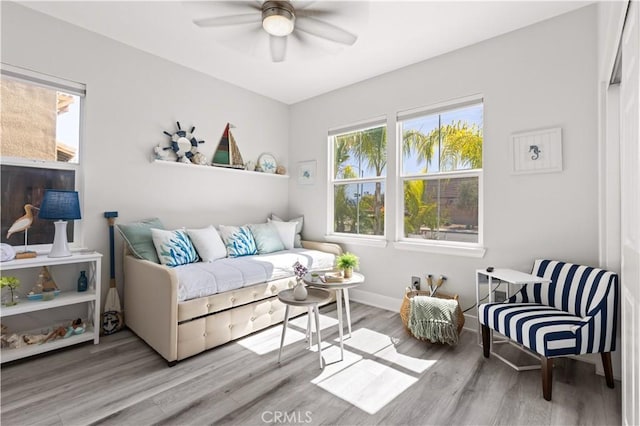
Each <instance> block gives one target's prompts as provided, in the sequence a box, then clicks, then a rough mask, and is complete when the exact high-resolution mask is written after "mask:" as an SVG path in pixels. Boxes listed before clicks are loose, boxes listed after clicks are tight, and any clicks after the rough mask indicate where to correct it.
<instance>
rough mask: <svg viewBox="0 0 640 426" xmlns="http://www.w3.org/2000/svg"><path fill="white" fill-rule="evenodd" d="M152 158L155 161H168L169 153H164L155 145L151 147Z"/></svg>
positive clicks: (163, 150) (162, 149)
mask: <svg viewBox="0 0 640 426" xmlns="http://www.w3.org/2000/svg"><path fill="white" fill-rule="evenodd" d="M153 158H154V159H155V160H163V161H167V160H169V153H168V152H167V151H165V149H164V148H162V147H161V146H160V145H156V146H154V147H153Z"/></svg>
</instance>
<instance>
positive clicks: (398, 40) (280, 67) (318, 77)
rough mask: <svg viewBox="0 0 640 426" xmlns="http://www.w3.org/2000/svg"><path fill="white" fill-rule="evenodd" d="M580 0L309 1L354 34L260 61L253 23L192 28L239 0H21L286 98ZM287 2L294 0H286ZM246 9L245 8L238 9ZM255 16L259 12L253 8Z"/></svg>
mask: <svg viewBox="0 0 640 426" xmlns="http://www.w3.org/2000/svg"><path fill="white" fill-rule="evenodd" d="M589 3H590V2H584V1H563V2H561V1H493V2H491V1H464V2H463V1H406V2H405V1H402V2H401V1H372V2H368V1H358V2H341V1H316V2H313V4H311V5H310V6H309V7H310V8H312V9H324V10H329V11H333V12H335V14H332V15H330V16H328V17H326V18H323V19H324V20H326V21H327V22H330V23H331V24H334V25H337V26H339V27H341V28H344V29H346V30H348V31H350V32H352V33H355V34H357V35H358V40H357V41H356V43H355V44H354V45H353V46H346V47H344V46H342V45H337V44H335V43H331V42H327V41H324V40H321V39H318V38H316V37H314V36H311V35H304V34H300V37H297V38H292V37H291V36H290V37H289V43H288V51H287V59H286V60H285V62H281V63H274V62H271V60H270V59H269V48H268V37H267V35H266V33H264V32H263V31H262V30H261V26H260V24H259V23H257V24H244V25H240V26H234V27H221V28H200V27H198V26H196V25H194V24H193V22H192V20H193V19H195V18H203V17H213V16H225V15H231V14H238V13H245V10H244V9H243V8H242V7H241V6H242V5H241V4H230V2H216V1H209V2H195V3H187V2H182V1H141V2H131V1H117V2H116V1H69V2H57V1H44V2H32V1H24V2H21V4H23V5H25V6H27V7H30V8H32V9H35V10H38V11H41V12H43V13H46V14H49V15H51V16H54V17H56V18H59V19H62V20H64V21H67V22H70V23H72V24H75V25H78V26H80V27H83V28H86V29H88V30H91V31H94V32H96V33H99V34H102V35H105V36H107V37H110V38H112V39H115V40H118V41H120V42H122V43H125V44H128V45H131V46H134V47H136V48H138V49H141V50H143V51H146V52H149V53H152V54H154V55H157V56H160V57H163V58H166V59H168V60H171V61H173V62H176V63H179V64H182V65H184V66H187V67H189V68H193V69H196V70H198V71H201V72H203V73H206V74H209V75H211V76H213V77H216V78H218V79H221V80H224V81H227V82H229V83H232V84H235V85H237V86H241V87H244V88H246V89H248V90H251V91H253V92H256V93H259V94H262V95H264V96H267V97H270V98H273V99H276V100H279V101H281V102H284V103H286V104H292V103H296V102H299V101H302V100H304V99H308V98H311V97H313V96H317V95H320V94H322V93H326V92H329V91H331V90H335V89H338V88H340V87H344V86H347V85H350V84H353V83H356V82H358V81H362V80H365V79H368V78H371V77H374V76H376V75H380V74H383V73H386V72H389V71H392V70H395V69H398V68H401V67H404V66H407V65H410V64H413V63H416V62H420V61H423V60H425V59H428V58H432V57H434V56H437V55H440V54H442V53H446V52H449V51H452V50H455V49H459V48H461V47H464V46H468V45H471V44H474V43H477V42H479V41H482V40H486V39H489V38H492V37H495V36H498V35H500V34H504V33H507V32H509V31H513V30H515V29H518V28H522V27H524V26H527V25H531V24H533V23H536V22H539V21H542V20H545V19H548V18H551V17H553V16H556V15H560V14H563V13H566V12H569V11H571V10H574V9H577V8H580V7H583V6H585V5H586V4H589ZM294 4H295V2H294ZM251 11H252V9H249V8H247V9H246V12H251ZM255 13H259V12H257V11H256V12H255Z"/></svg>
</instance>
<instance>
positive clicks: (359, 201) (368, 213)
mask: <svg viewBox="0 0 640 426" xmlns="http://www.w3.org/2000/svg"><path fill="white" fill-rule="evenodd" d="M329 145H330V148H331V155H330V158H331V159H332V161H331V164H332V170H331V175H330V180H331V184H330V191H331V192H332V194H331V196H330V197H329V198H330V200H331V201H332V207H331V210H332V211H331V213H332V214H331V216H332V217H331V219H330V221H329V223H332V229H331V230H330V232H331V233H332V234H351V235H362V236H382V235H384V229H385V226H384V211H385V176H386V171H387V126H386V124H384V121H378V122H375V123H371V122H370V123H368V124H367V125H362V126H356V127H355V128H353V127H352V128H350V129H343V130H341V131H340V130H338V131H336V132H330V134H329Z"/></svg>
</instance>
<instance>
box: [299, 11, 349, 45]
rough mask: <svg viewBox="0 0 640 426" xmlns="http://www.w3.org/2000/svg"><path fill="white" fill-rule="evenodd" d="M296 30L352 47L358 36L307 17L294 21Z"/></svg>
mask: <svg viewBox="0 0 640 426" xmlns="http://www.w3.org/2000/svg"><path fill="white" fill-rule="evenodd" d="M296 29H297V30H300V31H303V32H305V33H308V34H311V35H314V36H316V37H320V38H324V39H327V40H331V41H335V42H336V43H341V44H348V45H352V44H353V43H355V42H356V40H358V36H357V35H355V34H351V33H350V32H348V31H346V30H343V29H342V28H339V27H336V26H335V25H332V24H329V23H328V22H324V21H320V20H318V19H314V18H310V17H308V16H301V17H300V18H298V19H296Z"/></svg>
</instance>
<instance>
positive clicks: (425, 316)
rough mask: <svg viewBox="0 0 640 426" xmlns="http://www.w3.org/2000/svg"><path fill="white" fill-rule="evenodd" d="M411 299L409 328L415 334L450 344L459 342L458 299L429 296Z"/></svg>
mask: <svg viewBox="0 0 640 426" xmlns="http://www.w3.org/2000/svg"><path fill="white" fill-rule="evenodd" d="M409 300H410V302H411V303H410V310H409V330H411V333H412V334H413V335H414V336H416V337H418V338H422V339H429V340H431V341H432V342H440V343H448V344H450V345H455V344H457V343H458V316H457V315H456V310H457V309H458V301H456V300H453V299H440V298H438V297H429V296H414V297H412V298H410V299H409Z"/></svg>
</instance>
